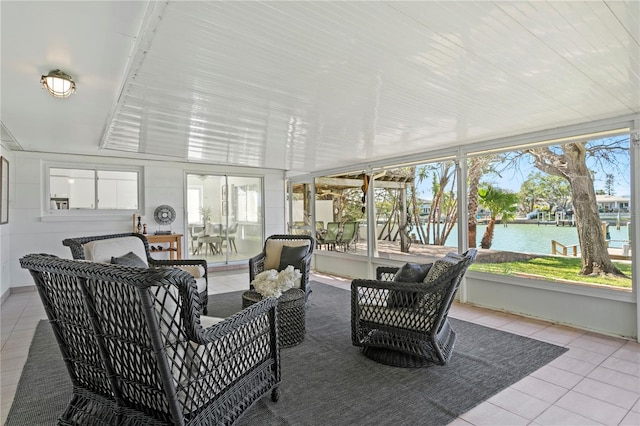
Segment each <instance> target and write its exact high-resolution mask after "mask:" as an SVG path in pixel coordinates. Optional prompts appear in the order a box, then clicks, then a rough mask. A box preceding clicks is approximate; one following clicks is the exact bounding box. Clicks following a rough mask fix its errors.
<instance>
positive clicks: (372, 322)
mask: <svg viewBox="0 0 640 426" xmlns="http://www.w3.org/2000/svg"><path fill="white" fill-rule="evenodd" d="M476 255H477V251H476V250H475V249H470V250H468V251H467V252H465V253H464V254H463V255H457V254H456V255H455V256H453V255H447V257H445V258H444V259H442V260H438V261H436V262H435V263H434V264H433V265H432V266H431V267H430V269H433V274H432V275H431V276H432V277H433V279H434V280H433V281H431V282H429V283H424V282H417V283H407V282H396V281H391V280H392V279H393V277H394V275H395V273H396V271H398V270H399V269H400V268H392V267H379V268H377V271H376V272H377V280H362V279H356V280H353V281H352V282H351V340H352V343H353V345H355V346H360V347H362V348H363V353H364V355H365V356H367V357H369V358H371V359H373V360H375V361H377V362H381V363H384V364H388V365H393V366H397V367H424V366H428V365H430V364H433V363H435V364H439V365H444V364H446V363H447V362H448V361H449V359H450V357H451V354H452V351H453V346H454V343H455V340H456V333H455V331H454V330H453V328H451V325H450V324H449V321H448V320H447V314H448V312H449V308H450V307H451V303H452V302H453V298H454V296H455V293H456V291H457V290H458V287H459V285H460V281H461V280H462V277H463V276H464V273H465V272H466V270H467V268H468V267H469V266H470V265H471V263H473V261H474V260H475V258H476ZM434 265H437V266H434ZM442 265H445V266H442ZM429 279H430V276H429V275H427V278H426V279H425V280H429Z"/></svg>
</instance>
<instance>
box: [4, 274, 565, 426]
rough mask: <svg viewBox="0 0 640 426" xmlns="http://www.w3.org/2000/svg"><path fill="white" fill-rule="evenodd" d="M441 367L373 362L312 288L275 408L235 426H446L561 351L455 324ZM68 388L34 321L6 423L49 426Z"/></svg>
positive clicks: (329, 290)
mask: <svg viewBox="0 0 640 426" xmlns="http://www.w3.org/2000/svg"><path fill="white" fill-rule="evenodd" d="M241 294H242V292H234V293H225V294H219V295H214V296H210V297H209V314H210V315H213V316H219V317H225V316H228V315H230V314H232V313H234V312H237V311H238V310H240V309H241V307H242V301H241ZM451 322H452V326H453V327H454V329H455V330H456V332H457V333H458V340H457V342H456V346H455V350H454V354H453V356H452V358H451V361H450V363H449V364H448V365H447V366H444V367H440V366H433V367H429V368H422V369H403V368H396V367H390V366H386V365H381V364H377V363H375V362H374V361H371V360H369V359H368V358H366V357H365V356H364V355H362V353H361V351H360V349H359V348H356V347H354V346H352V345H351V334H350V333H351V329H350V294H349V292H348V291H346V290H342V289H338V288H335V287H332V286H328V285H324V284H320V283H313V293H312V294H311V297H310V299H309V306H308V308H307V311H306V325H307V332H306V336H305V339H304V341H303V342H302V343H301V344H300V345H298V346H295V347H292V348H286V349H283V350H282V351H281V360H282V383H281V385H280V389H281V395H280V400H279V401H278V402H277V403H274V402H272V401H271V399H270V398H269V397H268V396H266V397H264V398H262V399H261V400H260V401H258V402H257V403H256V404H255V405H254V406H253V407H251V408H250V409H249V410H248V411H247V412H246V413H245V414H244V415H243V416H242V417H241V418H240V419H239V420H238V422H237V424H238V425H373V424H375V425H383V424H384V425H386V424H389V425H391V424H393V425H416V424H427V425H444V424H447V423H449V422H451V421H452V420H454V419H455V418H456V417H457V416H459V415H460V414H462V413H464V412H465V411H468V410H469V409H471V408H473V407H474V406H476V405H478V404H479V403H481V402H482V401H484V400H486V399H487V398H490V397H491V396H493V395H495V394H496V393H498V392H499V391H501V390H502V389H504V388H506V387H508V386H510V385H511V384H513V383H515V382H517V381H518V380H520V379H521V378H523V377H525V376H527V375H529V374H530V373H532V372H533V371H535V370H537V369H538V368H540V367H542V366H543V365H545V364H547V363H548V362H550V361H552V360H553V359H555V358H556V357H558V356H559V355H560V354H562V353H563V352H565V351H566V349H565V348H562V347H559V346H555V345H551V344H548V343H544V342H540V341H537V340H533V339H529V338H526V337H522V336H517V335H514V334H509V333H505V332H502V331H498V330H494V329H491V328H487V327H483V326H480V325H476V324H471V323H468V322H465V321H460V320H455V319H452V320H451ZM70 395H71V384H70V381H69V379H68V376H67V373H66V370H65V367H64V364H63V363H62V360H61V357H60V353H59V351H58V348H57V345H56V344H55V339H54V337H53V333H52V332H51V327H50V326H49V325H48V324H47V323H46V322H42V323H40V324H39V325H38V328H37V330H36V335H35V337H34V340H33V343H32V346H31V349H30V352H29V357H28V359H27V363H26V365H25V368H24V370H23V373H22V377H21V379H20V383H19V385H18V390H17V392H16V398H15V401H14V403H13V406H12V407H11V411H10V412H9V417H8V420H7V425H9V426H11V425H53V424H55V422H56V419H57V416H58V415H59V414H60V413H61V412H62V411H63V410H64V408H65V407H66V404H67V402H68V399H69V396H70Z"/></svg>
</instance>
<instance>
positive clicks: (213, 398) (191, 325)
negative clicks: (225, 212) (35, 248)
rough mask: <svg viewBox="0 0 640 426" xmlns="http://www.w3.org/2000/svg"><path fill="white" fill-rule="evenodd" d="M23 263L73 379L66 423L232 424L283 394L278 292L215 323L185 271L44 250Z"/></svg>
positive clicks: (62, 416) (60, 422)
mask: <svg viewBox="0 0 640 426" xmlns="http://www.w3.org/2000/svg"><path fill="white" fill-rule="evenodd" d="M20 264H21V266H22V267H23V268H25V269H28V270H29V271H30V272H31V275H32V277H33V279H34V281H35V284H36V287H37V289H38V292H39V294H40V297H41V299H42V302H43V305H44V307H45V310H46V313H47V316H48V318H49V321H50V323H51V326H52V327H53V331H54V334H55V336H56V340H57V342H58V345H59V347H60V350H61V352H62V356H63V358H64V361H65V363H66V366H67V370H68V373H69V375H70V377H71V381H72V384H73V394H72V397H71V400H70V402H69V404H68V406H67V408H66V409H65V410H64V412H63V413H62V414H61V416H60V418H59V424H65V425H66V424H69V425H70V424H74V425H75V424H78V425H116V424H117V425H142V424H144V425H228V424H232V423H233V422H234V421H235V420H236V419H237V418H238V417H239V416H241V415H242V413H243V412H244V411H245V410H246V409H247V408H249V407H250V406H251V405H252V404H253V403H254V402H255V401H257V400H258V399H260V398H261V397H262V396H264V395H265V394H267V393H269V392H270V393H271V398H272V399H273V401H277V400H278V396H279V390H278V385H279V383H280V374H281V373H280V348H279V346H278V343H277V342H278V332H277V328H276V321H277V313H276V304H277V301H276V299H274V298H269V299H265V300H263V301H260V302H258V303H256V304H254V305H252V306H250V307H248V308H246V309H243V310H241V311H240V312H238V313H236V314H234V315H233V316H231V317H228V318H226V319H217V320H218V321H219V322H217V323H216V321H214V319H213V318H211V317H204V316H200V300H199V296H198V293H197V290H196V286H195V282H194V278H193V276H191V275H190V274H189V273H187V272H185V271H182V270H179V269H173V268H167V269H165V268H161V269H156V268H146V269H144V268H134V267H129V266H121V265H111V264H105V263H98V262H83V261H78V260H70V259H61V258H58V257H56V256H51V255H44V254H29V255H27V256H25V257H23V258H21V259H20ZM205 325H209V326H208V327H207V328H205Z"/></svg>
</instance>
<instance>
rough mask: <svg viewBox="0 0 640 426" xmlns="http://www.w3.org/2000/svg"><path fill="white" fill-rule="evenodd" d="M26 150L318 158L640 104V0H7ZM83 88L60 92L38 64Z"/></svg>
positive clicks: (485, 136) (289, 160)
mask: <svg viewBox="0 0 640 426" xmlns="http://www.w3.org/2000/svg"><path fill="white" fill-rule="evenodd" d="M0 13H1V18H2V27H1V35H2V52H1V54H2V75H1V79H2V95H1V96H2V99H1V101H2V104H1V112H2V123H3V125H4V126H5V127H6V129H7V130H8V132H10V134H11V135H12V136H13V137H14V138H15V142H17V144H13V145H12V146H16V145H18V146H21V147H22V149H25V150H35V151H47V152H69V153H83V154H97V155H110V156H127V157H131V156H140V157H151V158H158V157H159V156H160V157H166V158H170V159H173V160H184V161H194V162H204V163H211V164H232V165H244V166H252V167H267V168H276V169H284V170H291V171H293V172H303V171H308V172H313V171H319V170H325V169H332V168H336V167H342V166H345V165H349V164H356V163H365V162H368V161H379V160H382V159H385V158H391V157H396V156H398V155H401V154H411V153H418V152H425V151H429V150H434V149H439V148H443V147H449V146H456V145H466V144H470V143H476V142H479V141H485V140H492V139H495V138H502V137H508V136H513V135H519V134H523V133H529V132H533V131H539V130H545V129H551V128H556V127H561V126H566V125H575V124H580V123H588V122H591V121H594V120H601V119H609V118H613V117H618V116H623V115H628V114H639V113H640V4H639V2H637V1H589V2H579V1H571V2H544V1H531V2H526V1H516V2H488V1H476V2H452V1H443V2H437V1H429V2H426V1H425V2H417V1H416V2H397V1H389V2H380V1H375V2H367V1H364V2H342V1H339V2H324V1H315V2H302V1H301V2H296V1H291V2H290V1H287V2H235V1H228V2H227V1H215V2H206V1H175V2H173V1H171V2H58V1H46V2H10V1H2V2H1V3H0ZM54 68H60V69H62V70H63V71H65V72H67V73H69V74H71V75H72V76H73V77H74V78H75V80H76V81H77V84H78V91H77V93H76V94H75V95H73V96H72V97H70V98H68V99H64V100H60V99H54V98H52V97H51V96H49V95H48V94H47V92H46V91H44V90H42V89H41V88H40V87H39V79H40V75H41V74H46V73H47V72H48V71H49V70H51V69H54Z"/></svg>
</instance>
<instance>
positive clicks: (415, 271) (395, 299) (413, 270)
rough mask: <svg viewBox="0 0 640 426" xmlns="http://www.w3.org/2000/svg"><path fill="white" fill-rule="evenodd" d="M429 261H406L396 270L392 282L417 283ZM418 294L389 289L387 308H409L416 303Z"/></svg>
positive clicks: (427, 267)
mask: <svg viewBox="0 0 640 426" xmlns="http://www.w3.org/2000/svg"><path fill="white" fill-rule="evenodd" d="M431 265H432V264H431V263H426V264H420V263H410V262H407V263H405V264H404V265H402V267H401V268H400V269H399V270H398V272H396V274H395V276H394V277H393V281H394V282H403V283H419V282H422V281H423V280H424V278H425V276H426V275H427V273H428V271H429V269H430V268H431ZM417 301H418V295H417V294H416V293H406V292H399V291H394V290H391V291H389V296H388V297H387V307H388V308H410V307H413V306H415V305H416V303H417Z"/></svg>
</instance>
